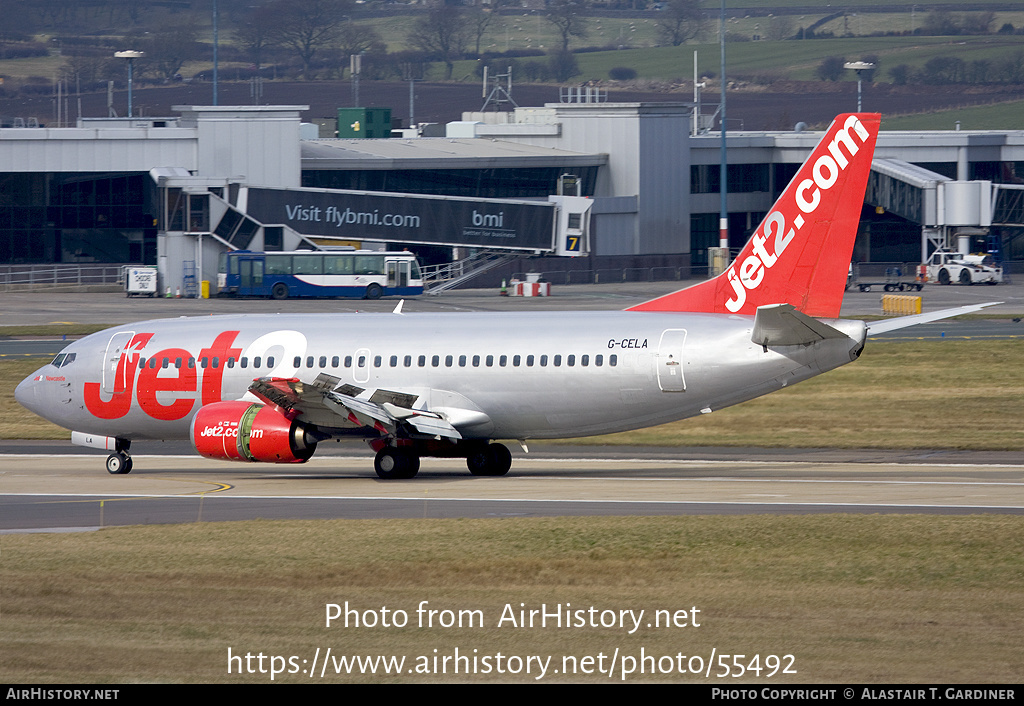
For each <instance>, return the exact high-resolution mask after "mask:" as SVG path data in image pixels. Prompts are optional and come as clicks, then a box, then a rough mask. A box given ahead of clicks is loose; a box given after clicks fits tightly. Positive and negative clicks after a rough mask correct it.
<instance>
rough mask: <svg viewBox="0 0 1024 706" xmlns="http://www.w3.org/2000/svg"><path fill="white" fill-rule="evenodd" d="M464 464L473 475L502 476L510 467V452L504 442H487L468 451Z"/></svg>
mask: <svg viewBox="0 0 1024 706" xmlns="http://www.w3.org/2000/svg"><path fill="white" fill-rule="evenodd" d="M466 465H467V466H468V467H469V472H470V473H472V474H473V475H474V476H503V475H505V474H506V473H508V469H510V468H512V453H511V452H510V451H509V450H508V448H507V447H506V446H505V445H504V444H487V445H486V446H481V447H479V448H476V449H473V450H472V451H470V452H469V455H468V456H466Z"/></svg>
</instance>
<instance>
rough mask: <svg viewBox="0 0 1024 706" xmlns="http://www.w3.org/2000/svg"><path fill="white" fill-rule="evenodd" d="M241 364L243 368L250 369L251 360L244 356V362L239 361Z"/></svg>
mask: <svg viewBox="0 0 1024 706" xmlns="http://www.w3.org/2000/svg"><path fill="white" fill-rule="evenodd" d="M239 364H240V365H241V366H242V367H243V368H248V367H249V359H248V358H246V357H245V356H244V355H243V356H242V360H240V361H239Z"/></svg>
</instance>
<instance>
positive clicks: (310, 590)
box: [0, 500, 1024, 683]
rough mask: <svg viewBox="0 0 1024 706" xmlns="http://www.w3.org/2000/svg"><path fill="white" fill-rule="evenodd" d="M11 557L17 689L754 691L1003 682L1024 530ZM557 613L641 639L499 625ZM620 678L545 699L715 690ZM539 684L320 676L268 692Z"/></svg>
mask: <svg viewBox="0 0 1024 706" xmlns="http://www.w3.org/2000/svg"><path fill="white" fill-rule="evenodd" d="M207 502H210V501H209V500H208V501H207ZM94 504H95V503H94ZM3 543H4V546H3V550H4V551H3V560H4V561H3V571H4V574H3V575H4V630H3V638H2V640H0V660H2V664H3V673H4V676H5V678H6V679H7V680H8V681H10V682H11V683H29V682H31V683H42V682H61V683H80V682H88V683H111V682H120V683H125V682H158V683H164V682H227V683H239V682H255V683H270V681H271V680H270V676H269V674H266V673H264V674H251V675H250V674H246V675H239V674H237V673H234V674H231V675H229V674H228V659H227V658H228V650H229V649H231V651H232V653H233V654H236V655H237V654H242V655H244V654H246V653H251V654H253V655H256V654H258V653H263V654H265V655H268V656H269V655H284V656H289V655H296V656H298V658H299V659H300V660H301V659H307V660H310V661H311V660H312V659H313V655H314V652H315V651H316V650H317V649H318V648H319V649H320V657H321V659H323V656H324V652H325V650H326V649H327V648H331V650H332V654H334V655H335V656H339V655H351V654H357V655H378V654H379V655H386V656H405V657H406V659H407V660H408V661H409V662H410V663H412V664H410V665H409V666H413V664H416V662H414V660H416V658H417V656H421V655H422V656H426V657H427V664H432V662H431V660H432V658H433V656H434V655H435V654H438V655H441V656H444V655H452V654H453V653H454V650H455V648H456V647H458V648H459V650H460V652H461V653H462V654H463V655H467V654H468V655H473V654H474V650H475V651H476V653H475V654H477V655H478V656H482V655H492V656H493V655H495V654H496V653H497V652H499V651H500V652H502V653H503V654H504V655H506V656H510V655H517V656H523V657H524V658H525V656H526V655H540V656H545V657H546V656H551V657H552V667H554V668H557V669H558V670H559V672H561V668H562V656H563V655H569V656H575V657H577V658H582V657H584V656H587V655H590V656H593V657H596V656H597V655H598V654H599V653H603V654H604V655H605V660H606V663H607V662H609V661H610V655H612V654H613V653H614V652H615V651H616V650H619V654H620V656H633V657H639V655H640V652H641V649H643V650H644V652H645V653H646V654H647V655H654V656H656V657H660V656H663V655H672V656H674V655H676V654H680V653H681V654H685V655H701V656H703V658H704V659H705V660H707V659H709V658H710V655H711V654H712V651H713V650H716V651H717V653H723V654H743V655H745V656H746V657H745V658H744V659H743V660H742V662H743V663H744V664H749V663H750V662H751V661H752V658H753V655H755V654H760V655H761V660H762V665H763V664H764V660H765V657H766V656H767V655H769V654H774V655H787V654H791V655H793V656H794V661H793V667H794V668H795V669H796V673H795V674H789V675H776V676H774V677H772V678H771V680H770V682H768V683H776V682H786V681H790V682H792V681H796V682H802V683H835V682H847V683H860V682H863V683H925V682H934V683H939V682H941V683H964V682H970V683H1011V682H1014V681H1015V680H1016V679H1018V678H1019V670H1020V655H1021V653H1022V651H1024V581H1022V580H1021V579H1022V578H1024V518H1021V517H1013V516H976V517H942V516H927V517H924V516H918V517H914V516H857V515H843V516H839V515H836V516H828V515H825V516H802V517H778V516H738V517H655V518H651V517H612V518H553V519H538V518H510V519H485V520H337V521H313V522H300V521H292V522H263V521H251V522H230V523H221V524H191V525H179V526H167V527H163V526H149V527H126V528H116V529H107V530H103V531H100V532H92V533H82V534H70V535H69V534H47V535H8V536H5V537H4V539H3ZM421 601H427V602H428V603H427V607H428V608H431V609H435V610H445V609H447V610H452V611H458V610H474V611H480V613H479V615H481V616H482V617H483V624H482V626H480V625H476V626H474V627H463V628H461V629H460V628H458V627H450V628H442V627H437V626H436V625H435V626H434V627H432V628H431V627H419V625H418V621H417V614H416V608H417V607H418V606H419V605H420V603H421ZM346 602H347V603H348V605H349V607H350V608H353V609H356V610H358V611H359V612H360V613H362V612H363V611H371V613H376V614H377V616H378V617H379V615H380V613H381V610H382V608H384V607H386V608H387V609H389V610H390V611H391V614H392V616H394V614H395V611H399V610H401V611H405V612H406V613H407V614H408V617H409V624H408V625H407V626H406V627H389V628H385V627H380V626H378V627H366V626H362V625H361V626H360V627H355V626H350V627H348V628H346V627H344V624H343V622H342V621H337V622H334V623H333V624H332V625H331V626H330V627H326V626H325V614H326V605H327V604H328V603H334V604H339V605H341V606H344V605H345V603H346ZM523 604H524V605H523ZM566 604H571V608H573V609H577V610H580V609H582V610H584V611H586V610H588V609H589V608H590V607H594V608H596V609H597V610H598V611H599V612H600V611H603V610H611V611H615V612H616V615H617V614H618V611H620V610H634V611H639V610H644V611H645V614H644V618H643V620H642V621H641V627H640V628H639V629H638V630H636V632H634V633H633V634H629V632H628V630H626V629H619V628H610V627H608V628H601V627H596V628H594V627H590V626H589V625H588V626H587V627H580V628H565V627H563V628H557V627H552V626H551V625H550V624H549V625H548V627H543V628H542V627H535V628H532V629H530V628H526V629H523V628H516V627H512V626H511V625H509V624H508V623H506V625H505V626H504V627H499V626H498V620H499V618H500V617H501V616H502V614H503V613H504V611H505V610H506V606H510V607H511V608H512V609H513V610H514V611H515V612H516V613H517V614H518V611H519V610H520V609H521V608H525V609H527V610H530V609H540V608H541V606H542V605H546V606H547V608H548V610H549V611H550V610H552V609H553V608H554V607H555V606H558V605H561V606H563V607H564V606H565V605H566ZM693 608H697V609H698V610H699V613H694V612H692V609H693ZM655 610H666V611H669V612H670V613H675V612H676V611H687V618H688V619H689V618H693V617H695V618H696V621H697V622H699V623H700V625H699V627H693V626H687V627H673V628H666V627H661V628H657V627H647V624H648V622H649V621H651V618H652V614H653V611H655ZM688 622H689V620H688ZM435 650H436V651H437V652H436V653H435ZM726 661H727V662H729V663H731V659H727V660H726ZM268 664H269V657H268ZM619 664H620V667H619V670H620V671H617V672H616V673H615V675H614V677H613V678H612V679H609V677H608V675H606V674H597V673H594V674H592V675H590V676H587V675H583V674H577V675H569V676H565V675H562V674H554V673H552V672H551V671H549V673H548V676H547V677H546V678H545V679H544V681H547V682H552V681H576V682H591V681H594V682H596V681H602V682H605V683H608V682H613V683H622V682H623V681H626V682H627V683H630V682H637V681H648V682H649V681H693V682H698V683H707V680H706V679H705V677H704V676H703V675H689V674H688V675H677V674H667V675H666V674H657V675H653V676H652V675H650V674H647V675H644V676H641V675H640V674H639V673H637V674H634V675H630V676H628V677H627V678H626V679H625V680H623V679H622V676H621V665H622V663H621V662H620V663H619ZM714 667H715V670H714V672H713V673H720V665H719V664H718V663H717V662H716V663H715V665H714ZM535 676H536V671H534V673H533V674H529V675H527V674H525V673H523V674H520V675H513V674H508V673H506V674H497V673H495V672H492V673H491V674H488V675H477V676H472V675H470V676H452V675H450V674H449V675H447V676H435V675H433V674H430V675H422V674H415V673H414V674H409V673H408V672H405V673H403V674H401V675H400V676H390V677H388V676H384V675H377V676H366V677H359V676H347V675H340V676H336V675H334V674H332V672H331V671H328V673H327V676H326V677H324V678H323V679H321V678H320V677H319V675H318V676H317V677H316V678H315V679H313V680H311V679H310V677H309V676H308V675H303V674H301V673H300V674H293V675H287V674H284V675H277V678H276V679H275V681H284V682H292V683H295V682H305V683H309V682H310V681H314V682H316V683H325V682H326V683H337V682H353V681H356V682H359V681H361V682H370V683H381V682H406V683H409V682H428V681H475V682H487V683H495V682H510V681H512V682H528V683H532V682H535V681H536V680H535V678H534V677H535ZM746 676H747V679H748V680H749V679H752V678H753V677H754V675H753V674H748V675H746ZM767 676H768V675H767V674H762V679H766V678H767ZM730 680H731V681H730V683H732V682H733V681H734V680H733V679H732V678H730Z"/></svg>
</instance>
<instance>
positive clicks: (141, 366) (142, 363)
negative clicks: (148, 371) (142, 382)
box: [139, 357, 146, 370]
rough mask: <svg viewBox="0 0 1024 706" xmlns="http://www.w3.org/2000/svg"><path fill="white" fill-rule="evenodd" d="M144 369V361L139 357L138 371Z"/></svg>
mask: <svg viewBox="0 0 1024 706" xmlns="http://www.w3.org/2000/svg"><path fill="white" fill-rule="evenodd" d="M145 367H146V359H145V358H141V357H140V358H139V370H142V369H143V368H145Z"/></svg>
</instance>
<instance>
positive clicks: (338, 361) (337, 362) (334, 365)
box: [331, 356, 341, 368]
mask: <svg viewBox="0 0 1024 706" xmlns="http://www.w3.org/2000/svg"><path fill="white" fill-rule="evenodd" d="M339 365H341V358H339V357H338V356H333V357H332V358H331V367H332V368H337V367H338V366H339Z"/></svg>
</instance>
